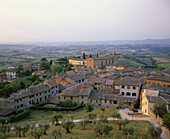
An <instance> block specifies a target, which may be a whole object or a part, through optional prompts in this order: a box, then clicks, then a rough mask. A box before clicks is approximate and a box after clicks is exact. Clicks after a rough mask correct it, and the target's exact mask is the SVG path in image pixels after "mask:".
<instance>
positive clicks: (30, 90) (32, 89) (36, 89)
mask: <svg viewBox="0 0 170 139" xmlns="http://www.w3.org/2000/svg"><path fill="white" fill-rule="evenodd" d="M49 90H50V87H49V86H48V85H44V84H38V85H36V86H32V87H29V88H27V89H25V90H21V91H19V92H17V93H15V94H12V95H11V96H10V98H13V99H14V100H16V99H21V98H24V97H28V96H31V95H35V94H38V93H41V92H45V91H49Z"/></svg>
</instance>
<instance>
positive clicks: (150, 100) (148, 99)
mask: <svg viewBox="0 0 170 139" xmlns="http://www.w3.org/2000/svg"><path fill="white" fill-rule="evenodd" d="M156 103H161V104H165V105H166V108H167V111H168V112H170V95H167V94H163V93H161V92H160V91H158V90H155V89H154V90H153V89H143V90H142V101H141V105H142V106H141V107H142V113H143V114H145V115H150V110H151V111H152V110H153V107H154V105H155V104H156Z"/></svg>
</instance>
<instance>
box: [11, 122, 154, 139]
mask: <svg viewBox="0 0 170 139" xmlns="http://www.w3.org/2000/svg"><path fill="white" fill-rule="evenodd" d="M109 125H110V126H112V127H113V130H112V131H111V132H110V134H109V135H107V136H106V137H105V139H117V138H119V139H124V138H125V136H124V135H123V131H122V130H118V125H117V124H115V123H114V122H113V121H109ZM149 125H151V124H150V123H149V122H147V121H130V122H129V124H128V125H126V126H127V127H133V128H134V130H135V132H134V137H136V138H138V139H144V138H145V139H150V138H151V137H150V135H149V134H148V132H147V128H148V126H149ZM55 128H56V129H59V130H61V132H62V139H96V138H98V137H97V135H96V134H95V133H94V130H93V129H94V124H92V123H91V124H87V125H86V130H81V126H80V123H76V126H75V127H74V128H73V130H72V133H70V134H66V133H65V130H64V129H63V128H62V127H60V126H51V127H50V129H49V130H48V131H47V134H48V135H46V136H45V135H44V136H42V137H41V139H52V138H53V137H52V135H51V133H52V130H53V129H55ZM9 138H13V139H17V138H16V137H15V133H14V132H13V131H12V132H11V133H10V136H9ZM26 138H27V139H28V138H30V135H29V134H28V137H25V138H21V139H26Z"/></svg>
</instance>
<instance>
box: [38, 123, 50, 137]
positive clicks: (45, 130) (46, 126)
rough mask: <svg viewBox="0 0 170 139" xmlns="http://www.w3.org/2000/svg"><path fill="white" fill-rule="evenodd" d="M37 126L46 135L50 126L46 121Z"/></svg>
mask: <svg viewBox="0 0 170 139" xmlns="http://www.w3.org/2000/svg"><path fill="white" fill-rule="evenodd" d="M39 127H40V128H42V131H43V134H44V135H47V130H48V129H49V128H50V125H49V124H47V123H44V124H39Z"/></svg>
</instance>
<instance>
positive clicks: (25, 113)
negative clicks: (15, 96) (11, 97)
mask: <svg viewBox="0 0 170 139" xmlns="http://www.w3.org/2000/svg"><path fill="white" fill-rule="evenodd" d="M29 115H30V111H29V110H19V111H18V112H17V115H11V116H8V117H0V123H2V124H5V123H6V121H7V122H10V123H12V122H15V121H19V120H22V119H24V118H27V117H28V116H29Z"/></svg>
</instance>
